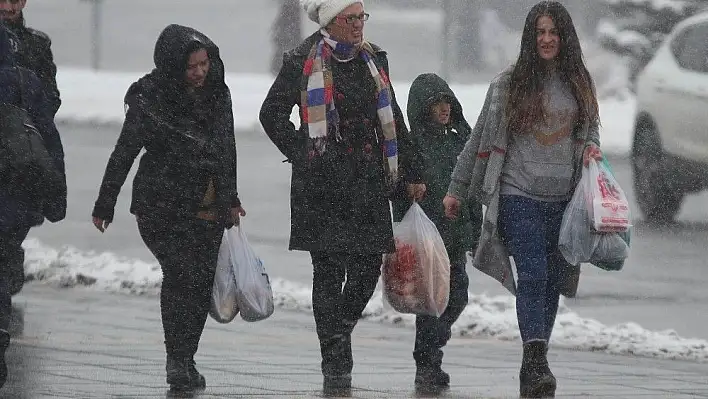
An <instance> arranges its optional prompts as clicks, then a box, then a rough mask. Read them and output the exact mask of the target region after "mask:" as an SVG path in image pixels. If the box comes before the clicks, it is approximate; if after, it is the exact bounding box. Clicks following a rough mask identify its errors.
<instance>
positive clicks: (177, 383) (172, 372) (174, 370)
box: [165, 356, 196, 392]
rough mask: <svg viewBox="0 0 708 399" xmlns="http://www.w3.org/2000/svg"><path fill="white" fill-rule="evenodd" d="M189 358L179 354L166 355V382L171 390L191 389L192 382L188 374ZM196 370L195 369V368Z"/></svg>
mask: <svg viewBox="0 0 708 399" xmlns="http://www.w3.org/2000/svg"><path fill="white" fill-rule="evenodd" d="M189 366H190V359H189V358H188V357H181V356H167V365H166V366H165V371H166V372H167V384H169V385H170V390H171V391H177V392H183V391H191V390H192V389H193V388H192V384H191V378H190V375H189ZM195 370H196V369H195Z"/></svg>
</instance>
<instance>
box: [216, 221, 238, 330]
mask: <svg viewBox="0 0 708 399" xmlns="http://www.w3.org/2000/svg"><path fill="white" fill-rule="evenodd" d="M237 314H238V300H237V298H236V276H235V275H234V268H233V263H232V262H231V250H230V248H229V240H228V235H227V234H226V231H224V235H223V238H222V239H221V247H220V248H219V257H218V260H217V262H216V274H215V275H214V288H213V290H212V294H211V307H210V308H209V315H210V316H211V317H212V318H213V319H214V320H216V321H217V322H219V323H229V322H230V321H232V320H233V319H234V318H235V317H236V315H237Z"/></svg>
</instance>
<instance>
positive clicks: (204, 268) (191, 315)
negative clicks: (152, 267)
mask: <svg viewBox="0 0 708 399" xmlns="http://www.w3.org/2000/svg"><path fill="white" fill-rule="evenodd" d="M138 229H139V230H140V235H141V237H142V238H143V241H144V242H145V245H147V247H148V248H149V249H150V251H151V252H152V253H153V255H155V258H157V261H158V262H159V263H160V267H161V268H162V289H161V292H160V309H161V314H162V327H163V329H164V332H165V349H166V351H167V355H168V356H174V357H191V356H194V354H195V353H196V352H197V348H198V347H199V340H200V338H201V336H202V332H203V331H204V324H205V323H206V319H207V315H208V314H209V306H210V305H211V294H212V288H213V284H214V273H215V272H216V261H217V257H218V254H219V247H220V245H221V239H222V236H223V234H224V228H223V227H222V226H221V225H219V224H218V223H214V222H208V221H205V220H200V219H197V218H194V219H178V220H164V219H162V218H159V217H154V216H149V217H142V216H140V217H138Z"/></svg>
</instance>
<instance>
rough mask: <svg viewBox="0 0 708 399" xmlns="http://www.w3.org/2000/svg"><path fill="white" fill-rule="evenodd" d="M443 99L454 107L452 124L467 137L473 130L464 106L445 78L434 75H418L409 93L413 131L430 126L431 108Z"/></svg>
mask: <svg viewBox="0 0 708 399" xmlns="http://www.w3.org/2000/svg"><path fill="white" fill-rule="evenodd" d="M441 97H447V99H448V101H450V105H451V106H452V110H451V117H452V118H451V122H450V124H451V125H452V127H453V128H455V129H457V130H458V131H459V133H461V134H464V135H467V134H469V132H470V130H471V128H470V125H469V124H468V123H467V120H465V116H464V114H463V113H462V105H461V104H460V101H459V100H458V99H457V96H455V93H454V92H453V91H452V89H450V86H449V85H448V84H447V82H445V80H444V79H443V78H441V77H440V76H438V75H436V74H434V73H424V74H422V75H418V77H417V78H415V80H414V81H413V84H412V85H411V89H410V91H409V93H408V123H409V124H410V127H411V130H412V131H415V130H421V129H425V128H426V127H427V126H429V115H430V106H431V105H433V103H435V102H436V101H438V100H439V99H440V98H441Z"/></svg>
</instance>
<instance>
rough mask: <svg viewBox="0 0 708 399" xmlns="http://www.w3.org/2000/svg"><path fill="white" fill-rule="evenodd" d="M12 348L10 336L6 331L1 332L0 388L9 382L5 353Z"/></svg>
mask: <svg viewBox="0 0 708 399" xmlns="http://www.w3.org/2000/svg"><path fill="white" fill-rule="evenodd" d="M8 346H10V334H9V333H8V332H7V331H5V330H0V388H2V387H3V386H4V385H5V382H6V381H7V362H6V361H5V351H6V350H7V347H8Z"/></svg>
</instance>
